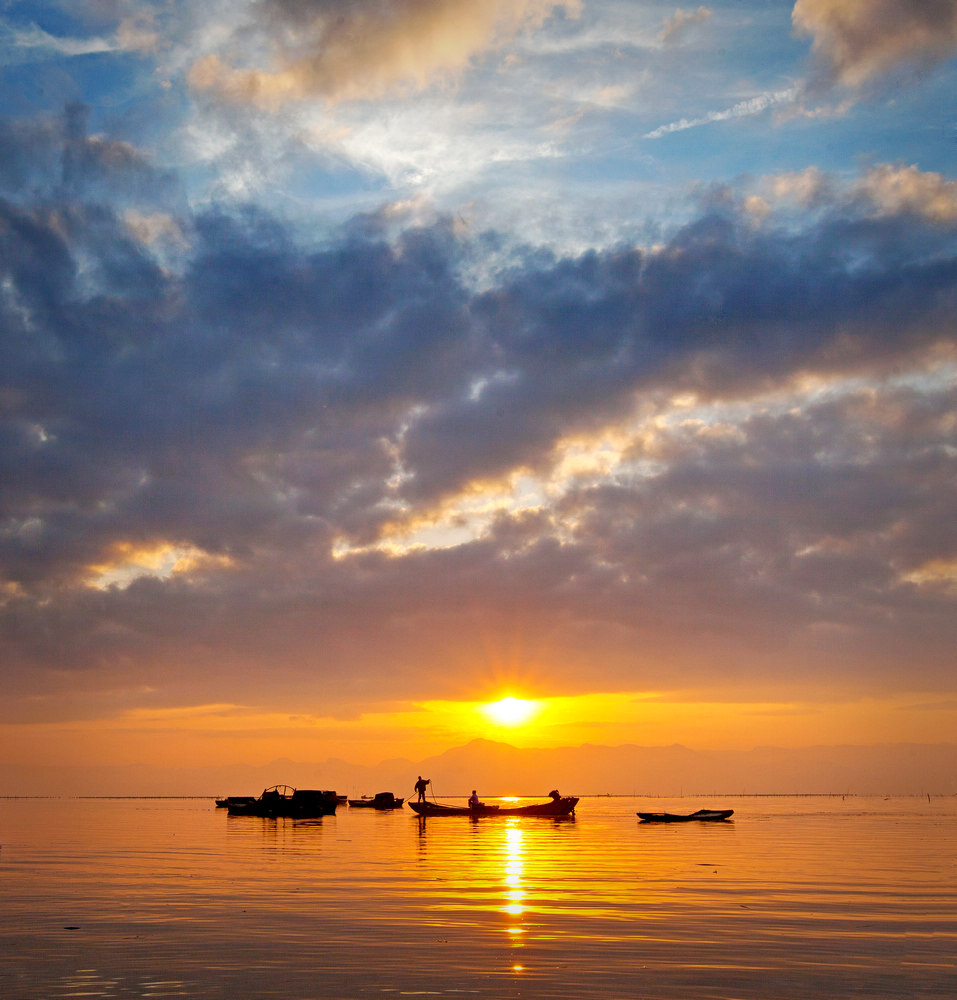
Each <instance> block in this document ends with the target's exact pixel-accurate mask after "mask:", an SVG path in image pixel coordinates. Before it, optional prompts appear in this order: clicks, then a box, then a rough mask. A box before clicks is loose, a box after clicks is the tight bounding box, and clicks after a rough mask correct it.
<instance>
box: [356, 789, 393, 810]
mask: <svg viewBox="0 0 957 1000" xmlns="http://www.w3.org/2000/svg"><path fill="white" fill-rule="evenodd" d="M403 802H405V799H397V798H396V797H395V796H394V795H393V794H392V792H376V793H375V795H363V796H362V798H361V799H349V807H350V808H351V809H401V808H402V803H403Z"/></svg>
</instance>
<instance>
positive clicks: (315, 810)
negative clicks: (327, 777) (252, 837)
mask: <svg viewBox="0 0 957 1000" xmlns="http://www.w3.org/2000/svg"><path fill="white" fill-rule="evenodd" d="M337 804H338V803H337V801H336V793H335V792H330V791H320V790H319V789H314V788H293V787H292V786H291V785H270V787H269V788H266V789H264V791H263V793H262V795H260V796H259V798H258V799H245V800H244V799H242V798H240V797H238V796H233V797H231V798H229V799H227V800H226V809H227V811H228V812H229V815H230V816H266V817H269V818H274V817H278V816H286V817H290V818H292V819H315V818H316V817H317V816H332V815H334V814H335V811H336V805H337Z"/></svg>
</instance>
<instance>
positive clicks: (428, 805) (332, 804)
mask: <svg viewBox="0 0 957 1000" xmlns="http://www.w3.org/2000/svg"><path fill="white" fill-rule="evenodd" d="M346 803H348V805H349V808H350V809H379V810H388V809H401V808H402V806H403V805H404V804H405V799H402V798H397V797H396V796H395V795H394V794H393V793H392V792H377V793H376V794H375V795H363V796H362V798H358V799H350V798H347V797H346V796H345V795H337V794H336V793H335V792H334V791H329V790H320V789H311V788H293V787H292V786H291V785H270V787H269V788H266V789H265V790H264V791H263V793H262V795H260V796H258V797H256V796H253V795H230V796H229V797H228V798H225V799H217V800H216V805H217V806H220V807H223V808H225V809H226V810H227V812H228V813H229V815H230V816H263V817H266V818H277V817H288V818H291V819H316V818H318V817H319V816H332V815H334V814H335V811H336V808H337V807H338V806H340V805H345V804H346ZM408 805H409V808H410V809H411V810H412V811H413V812H414V813H416V814H417V815H419V816H422V817H432V816H471V817H473V818H479V817H485V816H488V817H492V816H549V817H552V818H553V819H556V818H561V817H566V816H574V815H575V806H577V805H578V797H577V796H575V795H559V794H558V792H557V791H555V792H552V793H551V795H550V797H549V798H548V800H547V801H546V802H532V803H529V804H528V805H514V806H513V805H502V804H494V805H493V804H489V803H485V802H472V803H470V804H469V805H465V806H458V805H443V804H441V803H439V802H434V801H433V802H430V801H428V800H427V799H425V798H421V799H419V800H417V801H414V802H413V801H410V802H409V803H408ZM733 814H734V810H733V809H698V810H697V811H696V812H693V813H686V814H681V813H668V812H639V813H638V818H639V819H640V820H641V822H642V823H688V822H692V821H698V822H706V823H724V822H727V821H728V820H729V819H730V818H731V816H732V815H733Z"/></svg>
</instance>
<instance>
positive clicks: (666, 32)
mask: <svg viewBox="0 0 957 1000" xmlns="http://www.w3.org/2000/svg"><path fill="white" fill-rule="evenodd" d="M713 13H714V12H713V11H712V10H710V9H709V8H708V7H699V8H698V9H697V10H693V11H687V10H683V9H682V8H681V7H679V8H678V9H677V10H676V11H675V12H674V14H672V15H671V17H670V18H668V20H667V21H666V22H665V24H664V27H662V29H661V33H660V34H659V36H658V40H659V41H660V42H663V43H664V44H666V45H674V44H675V43H676V42H678V41H679V40H680V39H681V38H682V37H683V36H684V35H685V34H686V33H687V32H688V31H689V30H690V29H691V28H692V27H694V26H696V25H699V24H704V22H705V21H707V20H709V19H710V18H711V17H712V15H713Z"/></svg>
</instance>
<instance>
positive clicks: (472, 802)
mask: <svg viewBox="0 0 957 1000" xmlns="http://www.w3.org/2000/svg"><path fill="white" fill-rule="evenodd" d="M481 806H482V803H481V802H479V797H478V792H477V791H476V790H475V789H474V788H473V789H472V794H471V795H470V796H469V809H479V808H481Z"/></svg>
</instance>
